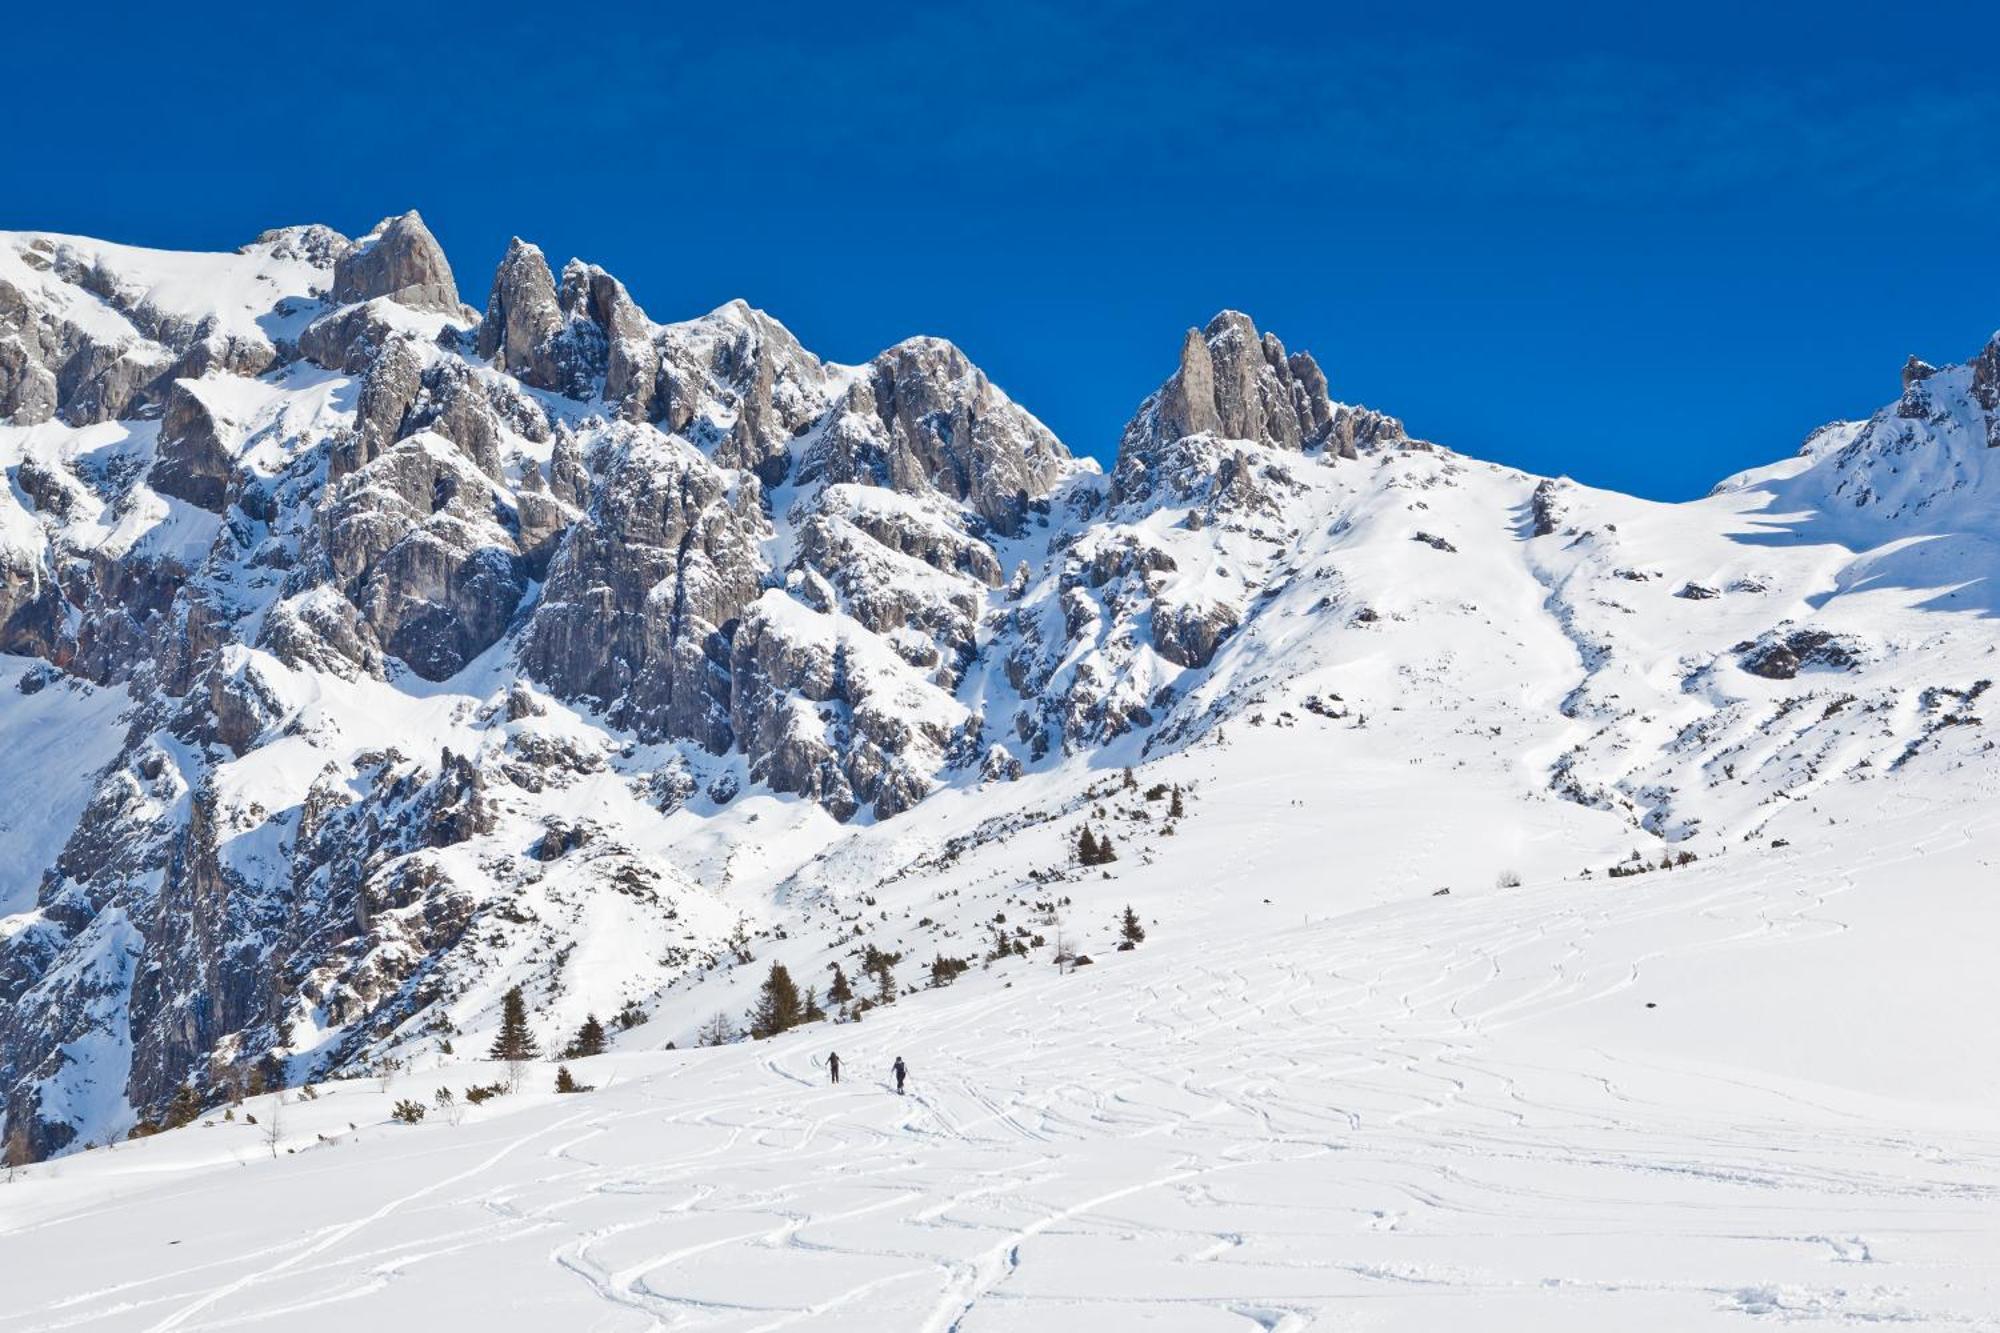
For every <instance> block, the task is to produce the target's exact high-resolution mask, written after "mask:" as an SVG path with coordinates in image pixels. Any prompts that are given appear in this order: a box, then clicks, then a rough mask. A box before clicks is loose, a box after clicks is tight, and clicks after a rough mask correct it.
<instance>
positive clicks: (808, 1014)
mask: <svg viewBox="0 0 2000 1333" xmlns="http://www.w3.org/2000/svg"><path fill="white" fill-rule="evenodd" d="M825 1017H826V1010H824V1009H822V1008H820V1007H819V992H818V991H816V990H814V989H813V988H812V987H811V986H808V987H806V998H805V1005H804V1008H802V1009H800V1011H799V1021H800V1022H801V1023H817V1022H819V1021H820V1020H821V1019H823V1018H825Z"/></svg>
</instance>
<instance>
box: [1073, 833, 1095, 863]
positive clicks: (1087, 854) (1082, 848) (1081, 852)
mask: <svg viewBox="0 0 2000 1333" xmlns="http://www.w3.org/2000/svg"><path fill="white" fill-rule="evenodd" d="M1098 855H1099V853H1098V850H1097V835H1096V834H1095V833H1092V832H1091V831H1090V825H1088V824H1085V825H1084V826H1083V832H1081V833H1079V834H1077V835H1076V863H1077V864H1078V865H1084V866H1094V865H1096V864H1097V858H1098Z"/></svg>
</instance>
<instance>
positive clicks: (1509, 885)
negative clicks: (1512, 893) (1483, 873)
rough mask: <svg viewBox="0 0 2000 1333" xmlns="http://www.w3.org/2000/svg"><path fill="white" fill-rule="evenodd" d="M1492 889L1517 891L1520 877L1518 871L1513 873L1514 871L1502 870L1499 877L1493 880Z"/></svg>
mask: <svg viewBox="0 0 2000 1333" xmlns="http://www.w3.org/2000/svg"><path fill="white" fill-rule="evenodd" d="M1493 887H1494V888H1496V889H1518V888H1520V887H1521V876H1520V873H1519V872H1518V871H1514V870H1503V871H1501V872H1500V874H1499V876H1498V878H1496V879H1495V880H1494V881H1493Z"/></svg>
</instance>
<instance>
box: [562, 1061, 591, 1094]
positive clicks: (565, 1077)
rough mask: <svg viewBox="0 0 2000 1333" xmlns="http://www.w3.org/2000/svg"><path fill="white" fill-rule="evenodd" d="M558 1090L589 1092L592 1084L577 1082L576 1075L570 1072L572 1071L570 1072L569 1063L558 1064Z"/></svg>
mask: <svg viewBox="0 0 2000 1333" xmlns="http://www.w3.org/2000/svg"><path fill="white" fill-rule="evenodd" d="M556 1091H557V1092H589V1091H590V1084H588V1083H579V1082H577V1081H576V1075H574V1074H572V1073H570V1072H569V1066H568V1065H557V1066H556Z"/></svg>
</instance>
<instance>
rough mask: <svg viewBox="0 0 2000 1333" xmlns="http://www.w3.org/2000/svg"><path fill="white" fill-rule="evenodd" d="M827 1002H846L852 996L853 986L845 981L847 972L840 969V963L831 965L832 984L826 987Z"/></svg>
mask: <svg viewBox="0 0 2000 1333" xmlns="http://www.w3.org/2000/svg"><path fill="white" fill-rule="evenodd" d="M826 998H827V1003H829V1004H846V1003H847V1002H848V1001H850V1000H852V999H853V998H854V987H852V986H850V985H849V984H848V982H847V973H845V972H843V971H841V970H840V964H839V963H835V964H834V965H833V984H832V985H831V986H828V987H827V988H826Z"/></svg>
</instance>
